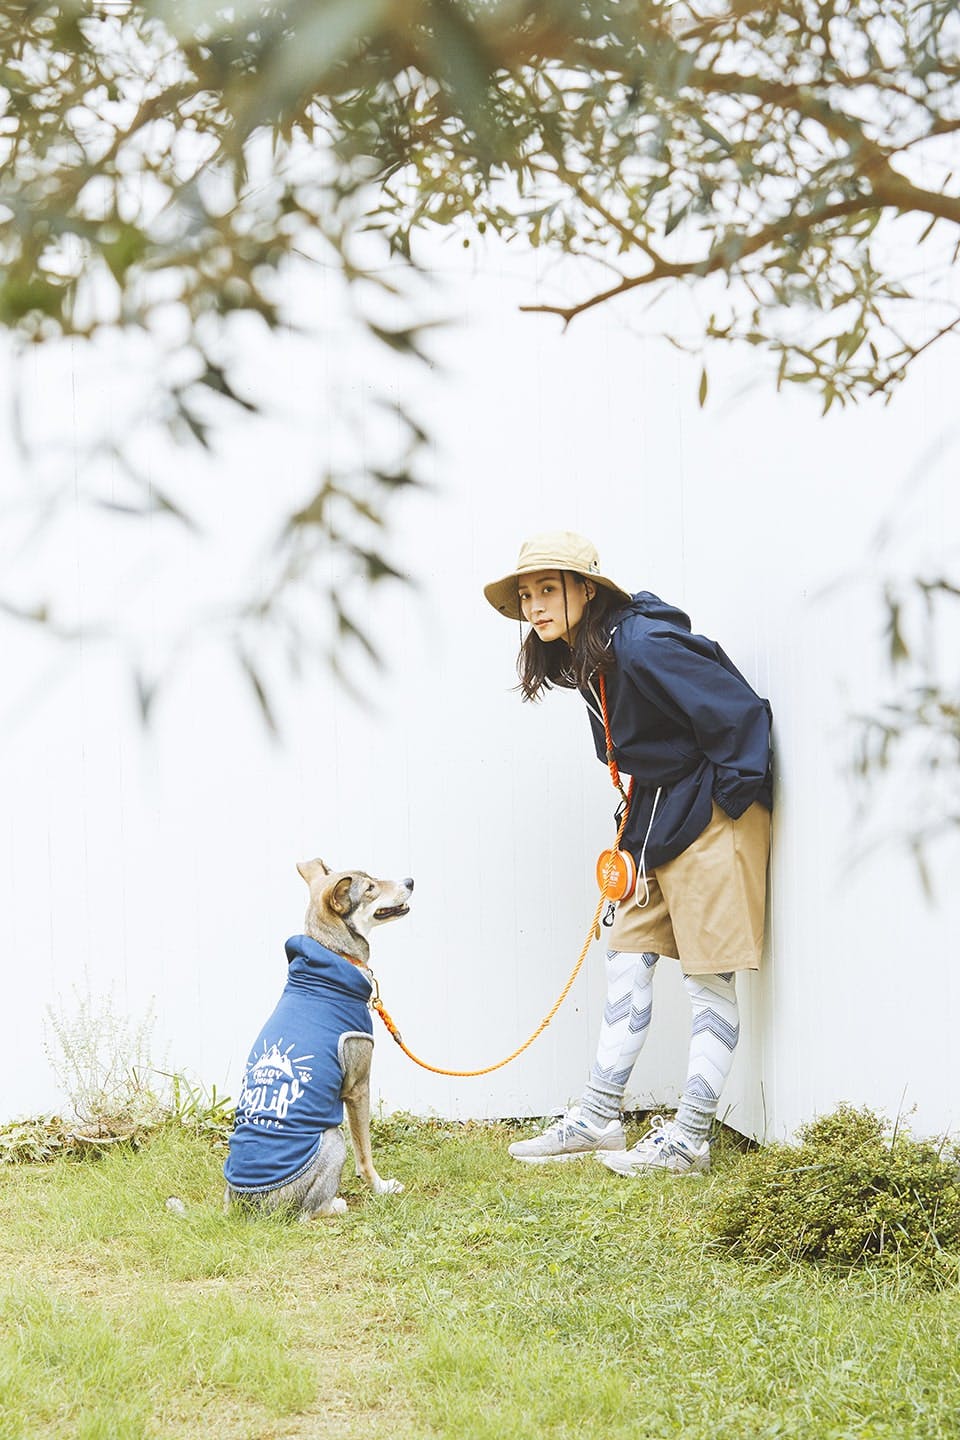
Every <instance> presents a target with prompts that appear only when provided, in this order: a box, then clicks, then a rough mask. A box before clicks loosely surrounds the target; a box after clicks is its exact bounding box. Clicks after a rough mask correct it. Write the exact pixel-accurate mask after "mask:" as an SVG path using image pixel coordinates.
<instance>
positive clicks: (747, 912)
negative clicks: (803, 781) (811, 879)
mask: <svg viewBox="0 0 960 1440" xmlns="http://www.w3.org/2000/svg"><path fill="white" fill-rule="evenodd" d="M769 853H770V812H769V810H767V809H765V808H764V806H762V805H751V806H750V807H749V809H748V810H746V811H745V812H744V814H743V815H741V816H740V819H739V820H731V819H730V816H729V815H726V814H724V812H723V811H722V810H721V809H720V807H719V805H717V804H716V803H715V804H714V807H713V816H712V818H711V820H710V823H709V825H708V826H707V828H706V830H704V831H703V833H702V834H701V835H698V836H697V838H696V840H694V842H693V844H692V845H689V846H688V847H687V849H686V850H684V851H683V853H682V854H681V855H678V856H677V857H676V859H674V860H668V861H666V863H665V864H663V865H658V866H657V868H656V870H654V871H653V872H652V874H649V875H648V876H647V884H648V885H649V888H650V899H649V902H648V903H647V904H646V905H641V904H640V903H638V902H640V901H642V900H643V898H644V894H645V891H644V885H643V881H642V880H641V878H640V877H639V876H637V888H636V890H635V891H634V893H633V894H632V895H631V897H630V899H629V900H622V901H621V902H620V904H619V905H618V906H617V914H616V919H615V920H614V922H613V926H612V928H611V929H610V931H609V932H608V934H609V942H608V943H609V945H610V949H611V950H629V951H646V952H649V953H652V954H656V955H673V956H674V957H675V958H676V959H678V960H679V961H680V964H681V965H682V966H683V969H684V972H685V973H686V974H688V975H722V974H725V973H726V972H727V971H728V970H759V968H760V956H761V953H762V951H763V914H764V902H765V899H766V890H767V858H768V856H769Z"/></svg>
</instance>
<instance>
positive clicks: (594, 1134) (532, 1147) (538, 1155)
mask: <svg viewBox="0 0 960 1440" xmlns="http://www.w3.org/2000/svg"><path fill="white" fill-rule="evenodd" d="M626 1143H627V1137H626V1133H625V1131H624V1128H623V1126H622V1125H621V1124H620V1121H619V1120H608V1121H607V1123H606V1125H604V1126H602V1127H598V1126H596V1125H592V1124H591V1123H590V1121H589V1120H587V1119H584V1118H583V1117H581V1115H580V1109H579V1106H577V1105H574V1106H573V1107H572V1109H570V1110H568V1111H567V1113H566V1115H561V1117H560V1119H559V1120H558V1121H557V1122H556V1124H554V1125H551V1126H550V1128H549V1129H548V1130H544V1132H543V1134H542V1135H534V1137H533V1138H532V1139H531V1140H515V1141H514V1143H513V1144H512V1145H511V1146H509V1147H508V1154H510V1155H512V1156H513V1158H514V1160H522V1161H523V1162H524V1164H526V1165H546V1164H549V1163H550V1162H551V1161H556V1160H582V1159H583V1157H584V1156H585V1155H597V1154H601V1153H602V1152H603V1151H607V1150H610V1151H616V1150H623V1148H624V1147H625V1145H626Z"/></svg>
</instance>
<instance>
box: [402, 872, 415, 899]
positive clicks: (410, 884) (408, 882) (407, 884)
mask: <svg viewBox="0 0 960 1440" xmlns="http://www.w3.org/2000/svg"><path fill="white" fill-rule="evenodd" d="M400 884H401V885H403V886H404V888H405V889H406V891H407V894H408V895H412V894H413V881H412V880H411V878H410V876H409V875H408V876H407V878H406V880H401V881H400Z"/></svg>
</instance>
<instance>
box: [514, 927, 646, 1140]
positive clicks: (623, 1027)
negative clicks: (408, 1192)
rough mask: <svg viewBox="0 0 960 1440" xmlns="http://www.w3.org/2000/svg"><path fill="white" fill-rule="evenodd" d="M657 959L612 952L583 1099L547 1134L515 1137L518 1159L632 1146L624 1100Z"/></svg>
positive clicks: (642, 1036) (643, 1033) (641, 1039)
mask: <svg viewBox="0 0 960 1440" xmlns="http://www.w3.org/2000/svg"><path fill="white" fill-rule="evenodd" d="M657 959H658V956H656V955H651V954H646V955H642V954H640V953H639V952H633V951H623V952H621V951H619V950H611V951H609V952H608V954H607V999H606V1004H605V1005H604V1010H603V1023H602V1025H601V1027H600V1040H599V1043H598V1045H597V1058H596V1060H595V1061H594V1063H593V1066H592V1068H591V1071H590V1078H589V1080H588V1081H587V1085H586V1089H585V1090H584V1092H583V1096H582V1098H581V1100H580V1103H579V1105H575V1106H574V1107H573V1108H572V1109H571V1110H570V1111H569V1112H568V1113H567V1114H566V1115H561V1117H560V1119H559V1120H558V1121H556V1123H555V1124H553V1125H551V1126H549V1128H548V1129H546V1130H545V1131H544V1132H543V1133H542V1134H541V1135H535V1136H533V1137H532V1138H531V1139H530V1140H515V1141H514V1143H513V1144H512V1145H511V1146H509V1153H510V1154H511V1155H512V1156H513V1158H514V1160H523V1161H525V1162H526V1163H527V1164H530V1165H541V1164H544V1163H545V1162H547V1161H551V1160H573V1159H576V1158H578V1157H582V1156H585V1155H594V1154H600V1153H602V1152H610V1151H619V1150H624V1149H625V1148H626V1144H627V1138H626V1135H625V1134H624V1130H623V1125H622V1124H621V1122H620V1105H621V1102H622V1100H623V1092H624V1089H625V1088H626V1084H627V1081H628V1080H629V1078H630V1071H631V1070H632V1069H633V1066H634V1062H635V1061H636V1058H637V1056H638V1055H639V1054H640V1049H641V1047H642V1045H643V1042H644V1040H645V1039H646V1038H647V1030H648V1028H649V1025H650V1014H651V1010H652V1008H653V991H652V985H653V974H654V970H655V968H656V964H657Z"/></svg>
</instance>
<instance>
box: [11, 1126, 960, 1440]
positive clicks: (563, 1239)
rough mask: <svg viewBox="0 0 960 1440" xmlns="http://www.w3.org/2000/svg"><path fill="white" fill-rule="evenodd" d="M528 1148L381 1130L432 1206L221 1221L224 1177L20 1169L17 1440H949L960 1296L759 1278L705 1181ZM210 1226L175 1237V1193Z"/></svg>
mask: <svg viewBox="0 0 960 1440" xmlns="http://www.w3.org/2000/svg"><path fill="white" fill-rule="evenodd" d="M516 1133H517V1132H516V1131H515V1130H509V1129H508V1128H507V1127H503V1126H491V1127H480V1126H477V1127H467V1128H461V1127H459V1126H453V1125H449V1126H445V1125H442V1124H420V1123H417V1122H412V1121H407V1120H405V1119H403V1118H402V1117H394V1118H393V1119H392V1120H387V1121H383V1122H381V1123H380V1124H379V1125H377V1126H376V1134H375V1142H376V1144H375V1148H376V1153H377V1156H378V1168H379V1170H380V1172H381V1174H384V1175H396V1176H398V1177H399V1178H400V1179H402V1180H403V1181H404V1183H405V1184H406V1186H407V1191H406V1193H405V1194H404V1195H402V1196H399V1197H390V1196H388V1197H384V1198H382V1199H373V1198H371V1197H368V1196H367V1194H366V1193H365V1192H363V1191H361V1189H360V1187H359V1186H358V1185H357V1184H356V1182H354V1181H352V1180H351V1181H350V1183H349V1185H347V1187H346V1189H345V1191H344V1193H345V1194H346V1195H347V1198H348V1200H349V1202H350V1211H349V1214H348V1215H347V1216H345V1217H344V1218H343V1219H342V1220H340V1221H324V1222H320V1223H317V1224H314V1225H311V1226H304V1225H298V1224H295V1223H290V1222H285V1221H280V1220H276V1219H261V1218H253V1217H250V1216H244V1215H241V1214H231V1215H229V1216H224V1215H223V1214H222V1213H221V1210H220V1192H221V1178H220V1166H221V1164H222V1158H223V1157H222V1152H218V1151H217V1150H215V1149H214V1148H213V1147H212V1146H211V1144H210V1142H209V1141H208V1140H205V1139H203V1138H200V1137H197V1136H195V1135H193V1134H192V1133H190V1132H189V1131H186V1130H182V1129H180V1128H179V1127H177V1126H175V1125H170V1126H166V1127H164V1128H163V1129H161V1130H160V1131H158V1132H157V1133H156V1135H155V1136H154V1137H153V1139H152V1140H151V1141H150V1143H149V1144H148V1145H147V1146H146V1147H145V1148H143V1149H142V1150H140V1151H138V1152H133V1151H130V1150H123V1149H119V1148H118V1149H116V1150H114V1151H111V1152H110V1153H108V1154H107V1155H106V1156H104V1157H103V1158H102V1159H101V1160H97V1161H86V1162H84V1161H77V1160H70V1159H61V1160H58V1161H56V1162H54V1163H52V1164H48V1165H35V1166H27V1165H23V1166H14V1165H5V1166H3V1167H0V1206H2V1221H3V1223H2V1227H0V1237H2V1238H0V1247H2V1257H3V1260H2V1271H3V1277H4V1278H3V1282H2V1291H0V1297H2V1298H0V1440H46V1437H57V1440H64V1437H70V1440H140V1437H144V1440H180V1437H200V1436H210V1437H211V1440H241V1437H243V1440H280V1437H294V1436H296V1437H318V1440H319V1437H323V1440H348V1437H349V1440H354V1437H356V1440H372V1437H390V1440H392V1437H397V1440H401V1437H402V1440H407V1437H409V1440H430V1437H434V1436H437V1437H440V1436H442V1437H445V1440H505V1437H510V1440H513V1437H516V1440H539V1437H543V1436H547V1437H556V1440H559V1437H571V1440H572V1437H578V1440H594V1437H596V1440H600V1437H603V1440H621V1437H622V1440H627V1437H629V1440H646V1437H650V1440H654V1437H656V1440H661V1437H663V1440H666V1437H670V1440H675V1437H679V1440H766V1437H770V1440H773V1437H790V1440H801V1437H802V1440H944V1437H960V1373H958V1372H960V1294H958V1292H957V1290H956V1289H947V1290H942V1291H939V1292H931V1291H928V1290H923V1289H921V1288H920V1287H919V1286H916V1285H914V1283H913V1282H912V1281H911V1279H910V1278H909V1275H907V1274H906V1273H904V1274H901V1275H899V1276H898V1275H896V1274H893V1275H891V1274H889V1273H887V1274H883V1275H881V1274H880V1273H879V1272H876V1273H872V1274H871V1273H870V1272H861V1273H859V1274H857V1275H856V1276H854V1277H853V1278H846V1279H844V1278H838V1277H835V1276H830V1275H827V1274H823V1273H820V1272H817V1271H814V1270H812V1269H808V1268H805V1269H800V1268H792V1269H789V1270H787V1271H786V1272H784V1273H780V1274H777V1273H774V1272H772V1271H769V1270H764V1269H760V1268H756V1267H752V1268H751V1267H747V1266H744V1265H742V1264H741V1263H739V1262H738V1261H736V1260H734V1259H732V1258H730V1257H729V1256H728V1255H725V1254H723V1253H722V1252H720V1251H718V1250H717V1249H716V1248H715V1247H714V1246H712V1245H711V1244H710V1242H709V1240H708V1238H707V1232H706V1229H705V1226H704V1216H705V1212H706V1210H707V1208H708V1206H709V1204H710V1202H711V1198H712V1197H715V1196H716V1195H717V1194H718V1193H720V1191H721V1190H722V1187H723V1186H724V1185H725V1184H729V1183H730V1181H731V1179H732V1177H733V1175H734V1174H735V1172H736V1167H737V1166H738V1164H739V1163H740V1160H739V1156H738V1155H737V1153H736V1150H735V1149H734V1148H733V1147H732V1146H730V1145H726V1146H724V1145H723V1144H722V1143H721V1145H720V1146H719V1147H718V1149H719V1150H720V1153H719V1155H718V1157H717V1159H716V1161H715V1170H714V1173H713V1174H712V1175H711V1176H710V1177H709V1178H706V1179H687V1180H676V1179H671V1178H670V1177H665V1176H654V1177H649V1178H647V1179H644V1180H639V1181H625V1180H621V1179H619V1178H618V1177H617V1176H615V1175H613V1174H611V1173H610V1172H608V1171H606V1170H604V1169H603V1168H602V1167H601V1166H599V1165H597V1164H596V1163H595V1162H593V1161H585V1162H583V1163H577V1164H573V1165H564V1166H546V1167H526V1166H521V1165H518V1164H516V1163H515V1162H513V1161H511V1160H510V1159H509V1158H508V1156H507V1154H506V1145H507V1143H508V1142H509V1140H510V1138H511V1137H512V1136H515V1134H516ZM172 1194H175V1195H178V1196H181V1197H182V1198H183V1200H184V1201H185V1202H186V1203H187V1207H188V1208H187V1213H186V1215H185V1216H177V1215H174V1214H172V1213H171V1212H169V1211H168V1210H167V1209H166V1207H165V1204H164V1201H165V1199H166V1197H167V1196H168V1195H172Z"/></svg>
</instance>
